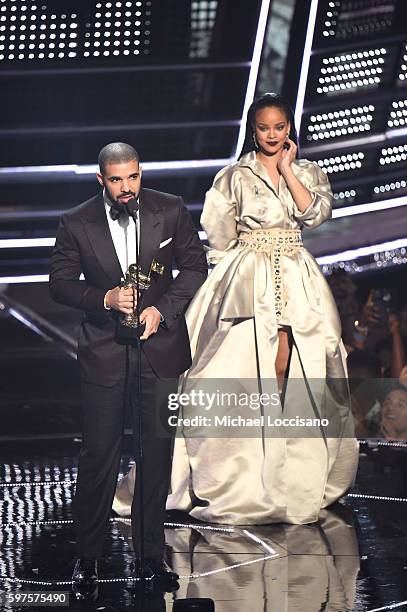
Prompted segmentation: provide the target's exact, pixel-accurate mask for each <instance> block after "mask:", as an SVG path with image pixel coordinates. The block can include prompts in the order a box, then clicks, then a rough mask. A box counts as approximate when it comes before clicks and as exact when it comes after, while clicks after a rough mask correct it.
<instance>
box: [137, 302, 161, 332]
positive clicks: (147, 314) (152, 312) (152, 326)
mask: <svg viewBox="0 0 407 612" xmlns="http://www.w3.org/2000/svg"><path fill="white" fill-rule="evenodd" d="M160 321H161V315H160V313H159V312H158V310H157V308H153V307H152V306H149V307H148V308H145V309H144V310H143V312H142V313H141V315H140V323H145V324H146V328H145V330H144V333H143V335H142V336H140V340H147V338H149V337H150V336H151V335H152V334H155V333H156V332H157V329H158V327H159V325H160Z"/></svg>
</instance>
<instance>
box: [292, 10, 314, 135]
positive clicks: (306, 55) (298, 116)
mask: <svg viewBox="0 0 407 612" xmlns="http://www.w3.org/2000/svg"><path fill="white" fill-rule="evenodd" d="M317 11H318V0H312V2H311V7H310V11H309V16H308V24H307V34H306V37H305V45H304V51H303V54H302V64H301V73H300V82H299V84H298V94H297V101H296V104H295V111H294V118H295V127H296V128H297V132H298V134H299V133H300V129H301V120H302V113H303V110H304V100H305V91H306V88H307V80H308V71H309V65H310V61H311V54H312V40H313V38H314V30H315V23H316V19H317Z"/></svg>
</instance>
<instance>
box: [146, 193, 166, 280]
mask: <svg viewBox="0 0 407 612" xmlns="http://www.w3.org/2000/svg"><path fill="white" fill-rule="evenodd" d="M163 226H164V216H163V212H162V208H161V206H158V205H156V204H155V203H154V199H153V197H152V194H151V193H150V192H149V191H145V190H144V189H142V190H141V191H140V267H141V271H142V272H143V273H144V274H148V272H149V271H150V266H151V262H152V260H153V258H154V257H155V256H156V255H157V252H158V250H159V248H160V242H161V239H162V233H163Z"/></svg>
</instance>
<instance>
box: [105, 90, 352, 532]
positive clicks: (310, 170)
mask: <svg viewBox="0 0 407 612" xmlns="http://www.w3.org/2000/svg"><path fill="white" fill-rule="evenodd" d="M290 119H291V112H290V109H289V107H288V106H287V104H286V103H285V101H284V100H283V99H282V98H281V97H280V96H277V95H275V94H265V95H264V96H262V98H260V99H259V100H257V101H256V102H254V103H253V104H252V106H251V108H250V109H249V114H248V121H247V136H246V141H245V145H244V147H243V154H242V155H241V156H240V158H239V160H238V161H237V162H235V163H232V164H230V165H229V166H227V167H225V168H223V169H222V170H221V171H220V172H219V173H218V174H217V175H216V177H215V180H214V183H213V186H212V188H211V189H210V190H209V191H208V192H207V194H206V199H205V205H204V210H203V213H202V217H201V224H202V227H203V228H204V229H205V231H206V233H207V235H208V241H209V245H210V247H211V250H210V251H209V254H208V260H209V262H210V263H213V264H216V265H215V267H214V269H213V271H212V272H211V274H210V275H209V277H208V279H207V281H206V282H205V284H204V285H203V286H202V287H201V289H200V290H199V291H198V293H197V294H196V296H195V297H194V299H193V301H192V303H191V304H190V306H189V308H188V311H187V325H188V330H189V333H190V340H191V351H192V355H193V362H192V365H191V368H190V369H189V371H188V372H187V373H186V375H184V378H183V381H182V389H181V390H182V391H184V392H190V391H191V390H193V389H195V390H196V389H200V388H205V390H206V391H207V390H208V389H209V388H210V389H212V390H215V389H216V390H221V389H222V387H224V388H226V387H227V388H228V389H227V390H228V391H230V386H231V384H232V386H233V385H234V386H235V388H236V390H237V391H240V392H242V391H243V392H244V390H246V391H247V390H248V389H250V391H248V392H251V391H252V390H253V384H254V386H255V387H257V390H260V391H261V392H263V393H264V392H268V393H269V394H270V395H272V394H273V393H274V396H275V394H276V393H278V392H279V393H280V394H281V392H282V390H283V396H282V400H281V405H280V406H279V407H278V410H277V412H276V409H275V407H274V408H270V407H267V406H265V407H263V414H264V418H265V421H263V422H262V423H261V424H260V425H258V426H257V427H254V428H253V427H251V428H250V432H249V430H248V429H246V430H245V429H244V428H243V430H242V429H241V430H239V432H236V429H234V430H233V429H232V428H231V429H229V430H228V429H227V428H226V429H225V428H223V429H221V431H220V432H219V431H218V432H214V430H211V431H205V429H204V428H203V429H200V430H199V429H198V430H197V431H193V430H192V429H190V430H188V428H182V427H181V428H179V431H178V433H177V438H176V441H175V448H174V458H173V471H172V482H171V492H170V495H169V497H168V501H167V509H169V510H171V509H177V510H184V511H186V512H189V514H190V515H191V516H193V517H194V518H197V519H200V520H203V521H208V522H216V523H229V524H266V523H271V522H285V523H294V524H303V523H310V522H314V521H317V520H318V516H319V514H320V511H321V509H322V508H325V507H326V506H328V505H329V504H331V503H333V502H334V501H336V500H337V499H338V498H339V497H341V496H342V495H343V494H344V493H345V492H346V490H347V489H348V488H349V487H350V486H351V484H352V482H353V479H354V477H355V473H356V469H357V457H358V446H357V442H356V440H355V438H354V434H353V423H352V415H351V411H350V406H349V394H348V385H347V371H346V361H345V358H346V354H345V350H344V347H343V344H342V341H341V327H340V321H339V316H338V313H337V309H336V306H335V303H334V300H333V297H332V294H331V292H330V289H329V287H328V284H327V282H326V281H325V278H324V276H323V275H322V272H321V271H320V269H319V267H318V264H317V263H316V261H315V259H314V258H313V257H312V255H311V254H310V253H309V252H308V251H307V250H306V249H305V248H304V247H303V246H302V240H301V229H302V228H303V227H306V228H314V227H317V226H318V225H320V224H321V223H322V222H324V221H325V220H327V219H329V218H330V217H331V205H332V192H331V188H330V185H329V181H328V179H327V177H326V175H325V174H324V173H323V172H322V170H321V169H320V168H319V166H318V165H317V164H316V163H315V162H310V161H307V160H297V159H296V158H295V155H296V150H297V149H296V145H295V143H294V142H293V141H292V140H290V139H289V137H288V132H289V131H290V128H291V126H292V122H291V121H290ZM283 381H284V384H283ZM277 397H278V395H277ZM195 411H196V409H195ZM202 412H204V411H202ZM232 412H233V410H232ZM195 413H196V412H195ZM228 414H231V413H230V411H229V412H228ZM185 415H186V416H187V417H189V416H192V412H188V410H185V409H184V411H183V412H182V413H181V414H180V416H184V417H185ZM246 416H256V415H253V414H251V415H247V414H246ZM269 416H270V419H271V421H273V419H275V418H276V417H277V418H278V417H281V418H294V419H295V417H301V418H306V419H310V420H309V423H311V419H316V418H319V419H323V418H327V419H329V427H328V429H327V430H326V429H324V428H323V427H322V426H318V425H315V426H313V427H311V428H304V427H297V428H295V427H289V426H287V427H283V426H280V427H275V426H272V427H270V426H267V423H268V420H267V419H268V417H269ZM313 422H315V421H313ZM285 425H286V423H285ZM244 431H248V434H247V437H245V434H244ZM219 435H220V436H221V437H218V436H219ZM242 435H243V437H242ZM132 480H134V472H133V474H130V475H129V477H128V479H127V481H126V479H125V480H124V481H122V483H120V484H119V487H118V491H117V495H116V499H115V506H114V509H115V510H116V511H117V512H118V513H119V514H125V513H126V506H128V504H129V501H131V500H129V499H128V494H126V491H129V486H130V491H131V486H132ZM126 495H127V497H126Z"/></svg>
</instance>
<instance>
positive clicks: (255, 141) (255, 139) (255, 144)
mask: <svg viewBox="0 0 407 612" xmlns="http://www.w3.org/2000/svg"><path fill="white" fill-rule="evenodd" d="M253 142H254V147H255V148H256V149H258V148H259V143H258V142H257V138H256V132H253Z"/></svg>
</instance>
